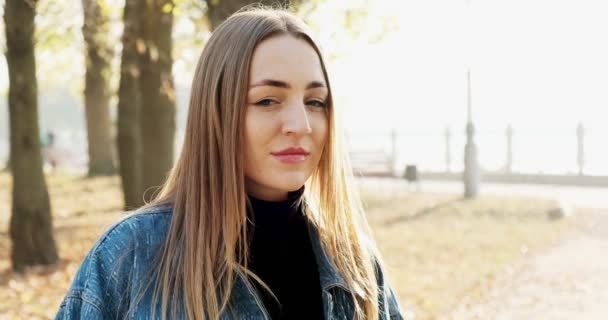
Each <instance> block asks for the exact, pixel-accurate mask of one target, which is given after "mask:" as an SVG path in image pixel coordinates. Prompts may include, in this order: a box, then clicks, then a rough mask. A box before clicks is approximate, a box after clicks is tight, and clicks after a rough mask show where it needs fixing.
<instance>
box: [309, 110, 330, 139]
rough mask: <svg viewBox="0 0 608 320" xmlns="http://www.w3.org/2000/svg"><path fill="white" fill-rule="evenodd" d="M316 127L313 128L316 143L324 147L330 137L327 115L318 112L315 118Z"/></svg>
mask: <svg viewBox="0 0 608 320" xmlns="http://www.w3.org/2000/svg"><path fill="white" fill-rule="evenodd" d="M314 121H315V127H314V130H313V135H314V140H315V144H316V145H317V146H319V147H323V146H324V145H325V143H327V139H328V137H329V125H328V120H327V115H325V114H318V115H316V117H315V118H314Z"/></svg>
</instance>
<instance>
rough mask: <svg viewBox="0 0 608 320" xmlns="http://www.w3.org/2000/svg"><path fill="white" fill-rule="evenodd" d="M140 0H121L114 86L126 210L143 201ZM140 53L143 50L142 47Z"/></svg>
mask: <svg viewBox="0 0 608 320" xmlns="http://www.w3.org/2000/svg"><path fill="white" fill-rule="evenodd" d="M142 9H143V2H142V0H130V1H125V7H124V12H123V21H124V31H123V35H122V60H121V66H120V85H119V88H118V141H117V143H118V154H119V159H120V177H121V181H122V190H123V196H124V205H125V209H126V210H130V209H134V208H137V207H139V206H141V205H142V204H143V200H142V199H143V198H142V193H143V192H142V180H141V175H142V171H141V169H142V168H141V166H142V146H141V143H142V137H141V127H140V126H139V123H140V121H141V120H140V117H141V115H140V113H141V92H140V86H139V81H140V80H139V78H140V74H141V70H140V67H139V61H140V60H141V59H143V58H142V57H140V55H139V51H138V50H137V48H138V45H137V44H138V43H139V44H140V47H142V49H143V39H142V38H141V27H142V26H141V19H140V14H139V12H141V10H142ZM141 53H144V51H143V50H142V51H141Z"/></svg>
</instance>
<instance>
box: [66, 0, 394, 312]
mask: <svg viewBox="0 0 608 320" xmlns="http://www.w3.org/2000/svg"><path fill="white" fill-rule="evenodd" d="M335 114H336V111H335V107H334V105H333V102H332V96H331V89H330V84H329V79H328V76H327V72H326V69H325V64H324V62H323V59H322V56H321V54H320V52H319V48H318V46H317V45H316V43H315V42H314V41H313V40H312V38H311V35H310V33H309V31H308V30H307V28H306V26H305V24H304V23H303V22H302V21H300V20H299V19H298V18H296V17H295V16H293V15H292V14H290V13H288V12H285V11H282V10H270V9H254V10H248V11H244V12H240V13H237V14H235V15H233V16H231V17H230V18H228V19H227V20H226V21H225V22H224V23H223V24H222V25H220V26H219V27H218V28H217V29H216V30H215V31H214V33H213V35H212V37H211V38H210V39H209V42H208V43H207V44H206V46H205V49H204V50H203V53H202V55H201V57H200V60H199V63H198V66H197V68H196V73H195V75H194V81H193V84H192V93H191V98H190V106H189V113H188V121H187V127H186V135H185V138H184V145H183V149H182V152H181V155H180V157H179V160H178V161H177V163H176V164H175V167H174V168H173V169H172V170H171V173H170V175H169V178H168V180H167V182H166V183H165V184H164V186H163V187H162V190H161V192H160V193H159V195H158V197H157V198H156V199H155V200H154V201H153V202H151V203H150V204H148V205H146V206H145V207H144V208H141V209H139V210H137V211H136V212H134V213H132V214H130V215H129V216H128V217H127V218H125V219H123V220H122V221H121V222H119V223H117V224H116V225H114V226H113V227H112V228H111V229H110V230H109V231H107V232H106V233H105V234H104V235H103V236H102V237H101V239H100V240H99V241H98V242H97V244H96V245H95V246H94V247H93V249H92V250H91V251H90V253H89V254H88V255H87V257H86V258H85V260H84V261H83V263H82V266H81V267H80V269H79V271H78V273H77V274H76V277H75V279H74V282H73V284H72V286H71V288H70V290H69V292H68V293H67V295H66V297H65V299H64V301H63V303H62V304H61V307H60V310H59V313H58V315H57V319H124V318H128V319H157V318H161V319H182V318H185V319H197V320H198V319H402V316H401V314H400V310H399V307H398V304H397V301H396V299H395V296H394V294H393V292H392V290H391V288H390V287H389V285H388V283H387V281H386V275H385V274H384V273H383V271H384V269H383V268H382V263H381V261H380V256H379V254H378V251H377V249H376V247H375V245H374V242H373V240H372V238H371V235H370V230H369V227H368V225H367V222H366V220H365V217H364V213H363V210H362V208H361V205H360V202H359V199H358V196H357V195H356V193H355V190H354V189H352V188H351V184H350V183H349V179H350V177H351V170H350V169H349V166H348V162H347V156H346V154H345V151H344V149H343V146H342V144H341V140H340V134H339V129H338V128H337V125H336V116H335Z"/></svg>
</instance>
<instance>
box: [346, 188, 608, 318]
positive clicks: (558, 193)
mask: <svg viewBox="0 0 608 320" xmlns="http://www.w3.org/2000/svg"><path fill="white" fill-rule="evenodd" d="M358 182H359V183H362V184H364V185H365V186H366V187H368V186H369V187H371V188H374V189H380V190H386V191H397V190H416V188H415V186H413V185H412V186H408V184H407V182H406V181H404V180H402V179H392V178H358ZM419 190H420V191H422V192H441V193H457V194H462V193H463V185H462V183H459V182H451V181H449V182H448V181H446V182H442V181H422V182H421V183H420V185H419ZM480 192H481V194H488V195H490V194H491V195H520V196H531V197H539V198H548V199H556V200H559V201H561V202H562V203H563V204H565V205H571V206H575V207H588V208H608V188H594V187H569V186H551V185H524V184H496V183H484V184H483V185H482V186H481V188H480ZM607 319H608V317H607Z"/></svg>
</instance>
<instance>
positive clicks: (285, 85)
mask: <svg viewBox="0 0 608 320" xmlns="http://www.w3.org/2000/svg"><path fill="white" fill-rule="evenodd" d="M261 86H271V87H277V88H285V89H289V88H291V86H290V85H289V83H287V82H285V81H280V80H272V79H264V80H261V81H259V82H258V83H256V84H252V85H251V86H249V88H255V87H261ZM314 88H325V84H323V83H322V82H319V81H313V82H311V83H309V84H308V85H307V86H306V90H308V89H314Z"/></svg>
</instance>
